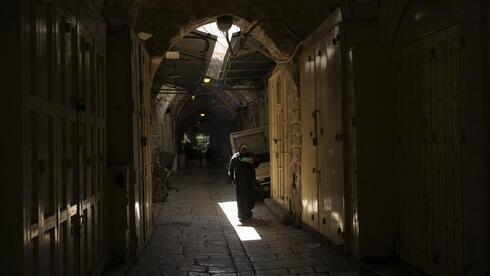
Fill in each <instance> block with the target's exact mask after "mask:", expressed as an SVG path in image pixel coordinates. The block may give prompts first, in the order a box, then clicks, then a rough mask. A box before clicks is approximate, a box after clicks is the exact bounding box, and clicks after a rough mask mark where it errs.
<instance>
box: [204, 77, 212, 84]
mask: <svg viewBox="0 0 490 276" xmlns="http://www.w3.org/2000/svg"><path fill="white" fill-rule="evenodd" d="M203 81H204V83H210V82H211V79H210V78H208V77H205V78H204V80H203Z"/></svg>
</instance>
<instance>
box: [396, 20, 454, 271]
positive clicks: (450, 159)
mask: <svg viewBox="0 0 490 276" xmlns="http://www.w3.org/2000/svg"><path fill="white" fill-rule="evenodd" d="M462 41H463V35H462V26H461V24H456V25H454V26H451V27H448V28H446V29H443V30H441V31H439V32H436V33H434V34H432V35H430V36H427V37H425V38H423V39H420V40H417V41H414V42H412V43H410V44H408V45H406V46H404V47H402V48H400V49H399V52H398V56H397V58H398V60H397V76H398V77H397V85H398V86H397V92H398V95H397V98H398V106H397V110H398V118H397V119H398V127H399V128H398V131H399V145H398V151H397V158H396V160H397V161H398V162H397V167H398V172H397V173H398V175H399V179H398V183H399V191H398V198H399V201H400V203H399V204H400V205H399V231H398V243H397V251H398V253H399V254H400V255H401V256H402V257H403V258H404V259H405V260H407V261H408V262H410V263H412V264H414V265H416V266H418V267H420V268H421V269H423V270H425V271H427V272H429V273H431V274H433V275H463V274H464V273H463V271H462V268H463V264H462V260H463V200H462V197H463V193H462V191H463V183H462V173H461V170H462V158H463V145H464V135H463V130H462V121H461V118H462V95H463V91H462V89H463V88H462V87H463V63H462V60H463V57H464V48H463V44H462Z"/></svg>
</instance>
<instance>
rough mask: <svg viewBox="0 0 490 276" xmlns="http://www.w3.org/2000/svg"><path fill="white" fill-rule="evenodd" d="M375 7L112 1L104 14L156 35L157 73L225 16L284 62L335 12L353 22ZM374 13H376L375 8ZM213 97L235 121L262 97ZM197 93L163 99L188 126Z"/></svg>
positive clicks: (353, 2) (321, 2)
mask: <svg viewBox="0 0 490 276" xmlns="http://www.w3.org/2000/svg"><path fill="white" fill-rule="evenodd" d="M361 3H362V4H361ZM375 3H377V0H362V1H359V0H304V1H298V0H232V1H230V0H199V1H196V0H165V1H164V0H106V1H105V5H104V13H105V16H106V18H109V24H110V18H126V20H128V21H129V22H130V24H131V25H132V26H133V28H134V30H135V32H136V33H145V34H149V35H150V37H149V39H147V40H146V41H145V47H146V49H147V50H148V52H149V53H150V55H151V57H152V62H153V68H152V72H153V73H157V72H158V70H159V68H160V64H161V63H162V60H163V55H164V54H165V52H166V51H168V50H169V49H171V48H172V47H173V46H175V45H176V44H177V43H179V41H182V39H183V38H184V37H185V36H188V35H189V34H190V33H191V32H192V31H194V30H196V29H197V28H198V27H199V26H201V25H204V24H206V23H209V22H212V21H215V20H216V17H217V16H220V15H223V14H229V15H233V17H234V24H236V25H238V26H239V27H240V28H241V29H242V30H244V31H247V30H250V29H251V28H252V27H253V26H255V27H254V28H253V32H251V37H253V38H254V39H256V40H257V41H258V42H260V44H262V45H263V46H264V49H267V51H268V52H269V53H270V54H271V55H272V56H273V57H274V58H278V59H281V58H284V57H288V56H289V55H290V53H292V52H293V50H294V49H295V47H296V46H297V45H298V41H299V40H302V39H305V38H306V37H307V36H308V35H309V34H311V33H312V32H313V31H314V30H315V29H316V28H317V27H318V26H319V25H320V24H321V23H322V22H323V21H324V20H325V19H326V18H327V16H328V15H329V14H330V13H331V11H332V10H333V9H334V8H336V7H338V6H340V7H341V8H342V9H343V11H344V18H348V17H350V16H355V15H356V14H357V13H361V11H365V10H369V9H365V8H363V9H361V8H359V7H360V5H364V4H375ZM371 6H375V5H371ZM363 7H365V6H363ZM371 10H373V11H374V13H376V10H375V9H371ZM232 69H233V70H234V69H236V68H232ZM238 69H243V68H238ZM245 69H246V68H245ZM227 75H229V74H227ZM158 89H159V88H158ZM187 92H191V91H187ZM207 92H209V93H211V94H214V95H212V97H213V99H214V100H216V101H218V102H219V105H220V106H219V107H217V109H216V110H218V109H219V110H221V109H223V110H226V112H227V114H231V115H227V116H229V117H230V118H232V117H233V116H234V112H235V110H236V109H237V108H238V107H240V106H242V107H243V106H244V105H246V104H247V102H250V101H254V100H255V98H256V95H257V93H256V91H246V92H245V91H214V90H212V89H211V91H207ZM191 94H192V92H191ZM191 94H187V95H184V94H179V95H165V96H160V95H159V97H160V99H162V98H165V99H164V101H163V102H166V105H167V106H168V107H170V108H171V113H172V114H174V115H175V116H178V118H179V120H180V121H181V122H184V121H188V120H187V119H185V117H186V116H187V115H185V112H186V111H185V110H187V109H189V110H193V111H192V112H190V113H193V115H189V116H190V117H189V118H192V116H195V113H196V112H198V109H199V108H196V106H195V105H194V104H193V103H192V101H190V98H191ZM200 101H201V100H200V99H199V100H197V101H195V102H200ZM208 109H209V107H208ZM181 111H182V112H183V113H182V114H180V115H179V113H180V112H181ZM217 112H218V113H219V112H220V111H217ZM221 115H224V114H221ZM221 115H220V116H221Z"/></svg>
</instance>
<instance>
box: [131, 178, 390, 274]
mask: <svg viewBox="0 0 490 276" xmlns="http://www.w3.org/2000/svg"><path fill="white" fill-rule="evenodd" d="M174 186H175V187H177V188H178V189H179V190H180V191H179V192H175V191H173V192H172V193H171V196H170V197H169V198H168V200H167V202H165V203H164V204H162V205H157V207H156V209H157V212H156V213H157V215H156V218H155V229H154V233H153V236H152V238H151V239H150V241H149V242H148V244H147V245H146V247H145V249H144V251H143V253H142V255H141V257H140V258H139V259H138V261H137V262H136V264H135V265H133V267H132V269H131V271H130V275H135V276H136V275H138V276H141V275H152V276H153V275H189V276H193V275H195V276H197V275H223V276H224V275H329V276H354V275H357V276H361V275H362V276H371V275H378V274H374V273H372V272H368V271H365V270H363V269H362V268H361V267H360V266H358V265H357V264H356V263H354V262H353V261H351V260H350V259H348V258H345V257H344V256H342V255H341V254H340V253H339V252H338V251H336V249H335V248H329V247H328V246H325V245H323V244H320V243H319V242H318V241H317V240H315V239H314V238H313V237H312V236H311V235H310V234H309V233H307V232H305V231H303V230H301V229H296V228H294V227H291V226H284V225H282V224H280V223H279V222H278V221H277V220H276V219H275V218H274V217H273V216H272V215H271V214H270V212H269V211H268V210H267V209H266V208H265V206H264V205H263V204H261V203H260V202H259V203H258V204H257V206H256V208H255V209H254V217H253V218H252V219H251V220H249V221H247V222H246V223H245V224H244V225H241V226H239V227H238V228H240V227H241V228H244V229H248V230H250V231H252V232H254V230H255V231H256V232H257V234H258V235H260V237H259V238H260V239H255V240H254V239H253V236H252V238H250V237H249V238H248V239H249V240H246V239H245V240H243V241H242V240H241V239H240V237H239V235H238V234H237V231H238V230H237V231H235V228H234V227H233V225H232V223H231V222H230V221H235V220H236V217H235V218H228V217H227V216H226V215H225V212H224V211H223V210H222V208H221V207H220V204H219V203H226V204H227V205H228V206H230V204H231V205H233V203H232V202H233V201H235V193H234V188H233V186H232V185H231V184H229V183H228V182H227V180H226V177H225V176H223V175H221V174H219V173H218V172H213V171H206V170H201V171H197V170H194V171H185V172H183V174H182V175H181V176H179V178H178V179H177V181H176V183H175V184H174ZM227 214H228V213H227ZM235 215H236V214H235ZM228 216H229V214H228ZM235 222H236V221H235ZM235 224H236V223H235ZM247 227H248V228H247ZM242 239H243V238H242ZM390 275H395V274H390ZM396 275H398V274H396Z"/></svg>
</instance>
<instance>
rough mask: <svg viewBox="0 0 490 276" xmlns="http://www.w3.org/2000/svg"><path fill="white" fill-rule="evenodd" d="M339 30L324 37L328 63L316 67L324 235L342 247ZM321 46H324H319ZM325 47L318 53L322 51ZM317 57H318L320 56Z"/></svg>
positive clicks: (337, 28)
mask: <svg viewBox="0 0 490 276" xmlns="http://www.w3.org/2000/svg"><path fill="white" fill-rule="evenodd" d="M337 35H339V27H338V26H336V27H335V28H334V29H332V31H330V32H329V33H328V34H327V35H326V36H325V42H324V43H325V44H323V45H325V46H323V47H325V50H324V51H325V53H323V51H322V50H319V51H321V53H320V54H324V55H326V63H325V61H324V63H322V64H321V65H320V68H318V67H317V79H318V78H320V81H321V83H319V84H318V85H319V87H318V88H319V89H317V102H318V107H317V108H318V126H317V128H318V131H317V132H318V133H319V135H320V136H319V143H318V164H319V165H318V166H319V168H318V169H319V176H320V178H321V182H320V188H319V189H320V193H319V201H321V202H322V205H323V209H322V210H321V212H322V213H321V219H322V220H323V219H324V220H325V228H324V232H323V233H324V234H325V235H327V236H328V237H329V238H330V239H331V240H332V241H333V242H335V243H337V244H342V243H343V238H342V234H343V231H344V171H343V162H344V156H343V154H344V153H343V143H342V135H343V113H342V112H343V109H342V106H343V102H342V100H343V99H342V97H343V95H342V91H343V87H342V77H343V76H342V71H343V68H342V63H341V54H342V53H341V45H340V43H341V42H340V41H338V37H337ZM320 45H321V44H320ZM323 47H322V46H320V47H319V49H322V48H323ZM317 55H318V53H317Z"/></svg>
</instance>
